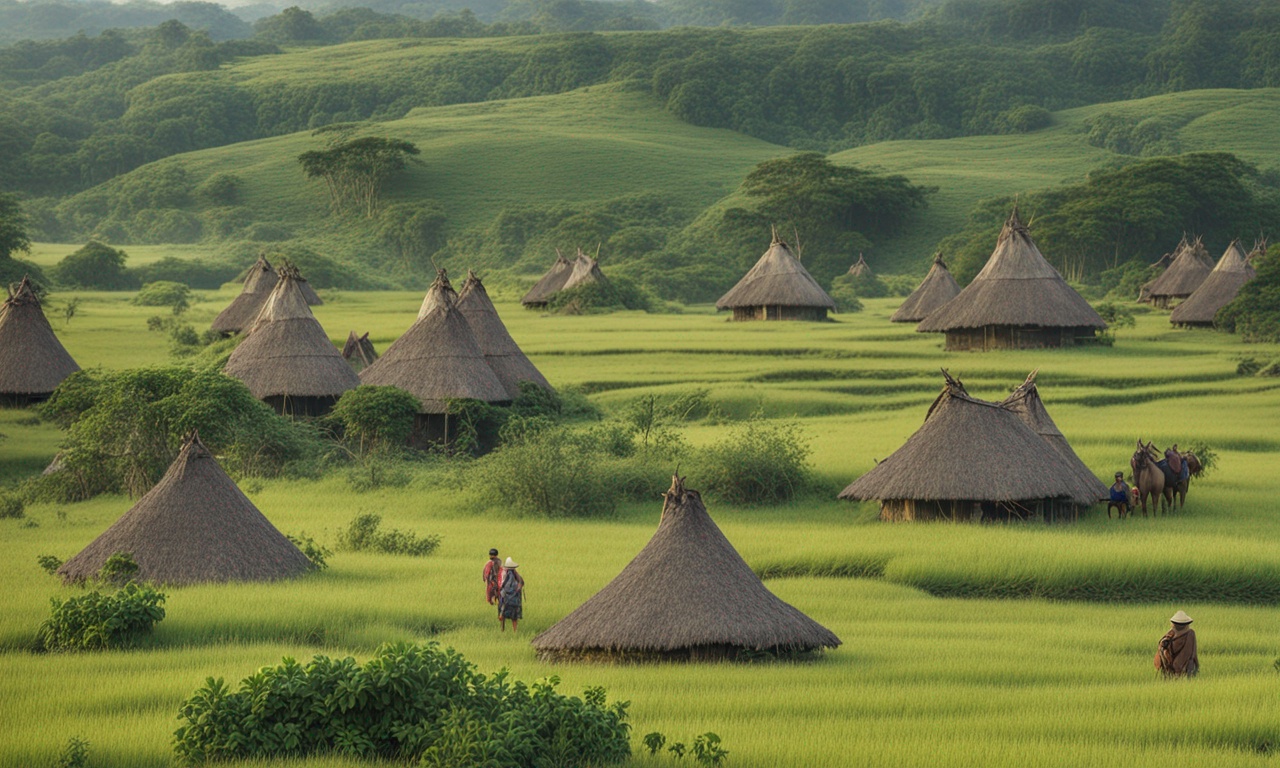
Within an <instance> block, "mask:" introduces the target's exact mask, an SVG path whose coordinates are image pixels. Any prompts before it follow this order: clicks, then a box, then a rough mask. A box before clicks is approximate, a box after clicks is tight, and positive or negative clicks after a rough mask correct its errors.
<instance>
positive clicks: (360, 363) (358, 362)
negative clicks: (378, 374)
mask: <svg viewBox="0 0 1280 768" xmlns="http://www.w3.org/2000/svg"><path fill="white" fill-rule="evenodd" d="M342 359H343V360H346V361H347V365H350V366H351V370H353V371H355V372H356V373H359V372H360V371H363V370H364V369H365V368H368V367H369V366H371V365H373V361H374V360H377V359H378V350H376V349H374V348H373V342H372V341H369V334H367V333H366V334H364V335H363V336H357V335H356V332H355V331H349V332H348V333H347V342H346V343H345V344H343V345H342Z"/></svg>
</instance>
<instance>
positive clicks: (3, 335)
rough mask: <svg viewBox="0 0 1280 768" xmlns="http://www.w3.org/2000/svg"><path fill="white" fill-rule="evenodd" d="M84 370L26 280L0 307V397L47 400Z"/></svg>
mask: <svg viewBox="0 0 1280 768" xmlns="http://www.w3.org/2000/svg"><path fill="white" fill-rule="evenodd" d="M78 370H80V366H78V365H76V361H75V360H72V359H71V355H70V354H68V352H67V350H66V348H65V347H63V346H62V342H60V341H58V337H57V336H55V335H54V333H53V327H52V326H51V325H49V320H48V319H47V318H45V316H44V310H42V309H41V308H40V299H39V297H37V296H36V293H35V290H33V289H32V287H31V280H30V279H28V278H26V277H24V278H22V281H21V282H19V283H18V284H17V286H10V287H9V289H8V297H7V298H6V299H5V301H4V304H0V395H18V396H22V397H28V396H45V395H48V394H49V393H51V392H53V390H55V389H57V388H58V385H59V384H61V383H62V380H63V379H65V378H67V377H68V376H70V375H71V374H73V373H75V372H76V371H78Z"/></svg>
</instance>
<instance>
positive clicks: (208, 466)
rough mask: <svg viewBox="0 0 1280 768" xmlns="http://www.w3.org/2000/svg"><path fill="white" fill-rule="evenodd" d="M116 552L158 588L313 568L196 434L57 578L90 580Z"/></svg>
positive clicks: (278, 576) (282, 574)
mask: <svg viewBox="0 0 1280 768" xmlns="http://www.w3.org/2000/svg"><path fill="white" fill-rule="evenodd" d="M116 552H128V553H129V554H130V555H132V556H133V559H134V560H135V561H136V562H137V563H138V574H137V578H138V579H139V580H142V581H150V582H156V583H159V584H178V585H182V584H196V583H200V582H210V581H213V582H217V581H270V580H274V579H282V578H290V577H294V576H299V575H302V574H304V573H306V572H307V571H309V570H310V569H311V563H310V561H309V560H307V557H306V555H304V554H302V552H300V551H299V550H298V548H297V547H296V546H294V545H293V543H292V542H290V541H289V540H288V539H287V538H285V536H284V535H283V534H281V533H280V531H278V530H276V528H275V526H273V525H272V524H271V523H270V521H268V520H267V518H266V517H264V516H263V515H262V513H261V512H260V511H258V508H257V507H255V506H254V505H253V502H251V501H249V499H248V498H247V497H246V496H245V495H244V493H242V492H241V491H240V489H239V488H238V487H237V486H236V484H235V483H234V482H233V481H232V480H231V478H230V477H227V474H226V472H224V471H223V470H222V467H221V466H219V465H218V461H217V459H215V458H214V457H213V454H212V452H210V451H209V449H208V448H206V447H205V445H204V443H203V442H201V441H200V437H199V436H198V435H197V434H195V433H194V432H193V433H192V434H191V435H189V436H188V437H187V439H186V440H185V441H184V443H183V446H182V449H181V450H180V451H179V452H178V456H177V458H176V459H174V460H173V463H172V464H170V465H169V469H168V471H167V472H165V475H164V477H163V478H161V479H160V482H158V483H156V485H155V487H154V488H152V489H151V490H150V491H148V492H147V493H146V495H144V496H143V497H142V498H141V499H139V500H138V502H137V503H136V504H134V505H133V507H132V508H130V509H129V511H128V512H125V513H124V515H122V516H121V517H120V519H119V520H117V521H116V522H115V523H113V524H112V525H111V527H109V528H108V529H107V530H106V531H104V532H103V533H102V535H100V536H98V537H97V538H96V539H94V540H93V542H92V543H90V544H89V546H87V547H85V548H84V550H82V551H81V552H80V553H79V554H77V555H76V556H75V557H73V558H71V559H70V560H68V561H67V562H66V563H64V564H63V566H62V567H61V568H59V569H58V575H60V576H62V578H63V579H64V580H66V581H69V582H72V581H82V580H85V579H90V578H93V577H94V576H95V575H97V573H98V571H100V570H101V569H102V566H103V565H104V564H105V563H106V561H107V558H109V557H111V555H113V554H115V553H116Z"/></svg>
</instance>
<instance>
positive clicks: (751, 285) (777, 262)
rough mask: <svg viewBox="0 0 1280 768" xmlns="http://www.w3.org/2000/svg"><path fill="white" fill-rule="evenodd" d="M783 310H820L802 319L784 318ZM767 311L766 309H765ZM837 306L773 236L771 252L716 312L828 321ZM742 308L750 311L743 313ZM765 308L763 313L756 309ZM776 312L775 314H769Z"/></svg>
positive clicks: (737, 315) (765, 255)
mask: <svg viewBox="0 0 1280 768" xmlns="http://www.w3.org/2000/svg"><path fill="white" fill-rule="evenodd" d="M781 307H806V308H812V309H813V310H817V311H816V312H812V311H811V312H808V313H804V314H803V317H794V318H793V317H792V316H786V317H784V316H783V315H784V314H785V313H783V312H781V311H777V310H776V308H781ZM766 308H767V309H766ZM835 308H836V303H835V301H833V300H832V299H831V297H830V296H828V295H827V292H826V291H824V290H822V286H820V285H818V281H817V280H814V279H813V276H812V275H810V274H809V270H807V269H805V268H804V266H803V265H802V264H801V263H800V260H799V259H797V258H796V257H795V256H794V255H793V254H792V253H791V249H790V248H789V247H787V244H786V243H785V242H783V241H782V240H781V239H779V238H778V236H777V234H776V233H775V234H774V237H773V242H772V243H771V244H770V245H769V250H767V251H765V252H764V255H763V256H761V257H760V260H759V261H757V262H756V263H755V266H753V267H752V268H751V269H750V270H748V271H747V274H746V275H744V276H743V278H742V279H741V280H739V281H738V284H737V285H735V286H733V288H731V289H729V292H728V293H726V294H725V295H723V296H721V297H720V300H719V301H717V302H716V309H719V310H725V309H732V310H735V311H734V317H733V319H734V320H750V319H761V320H774V319H782V320H787V319H825V318H826V316H827V315H826V313H827V310H831V311H835ZM739 309H746V310H750V311H749V312H743V313H741V315H742V316H741V317H740V316H739V314H740V313H739V312H738V311H737V310H739ZM761 309H763V310H764V311H763V312H759V311H757V310H761ZM770 309H774V310H775V311H772V312H771V311H769V310H770Z"/></svg>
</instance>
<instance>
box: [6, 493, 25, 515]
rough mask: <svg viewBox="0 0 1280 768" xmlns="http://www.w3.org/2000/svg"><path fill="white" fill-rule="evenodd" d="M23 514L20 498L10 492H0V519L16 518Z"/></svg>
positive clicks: (23, 508)
mask: <svg viewBox="0 0 1280 768" xmlns="http://www.w3.org/2000/svg"><path fill="white" fill-rule="evenodd" d="M25 516H26V506H25V505H24V504H23V503H22V499H20V498H19V497H17V496H15V495H13V494H11V493H0V519H8V520H17V519H20V518H22V517H25Z"/></svg>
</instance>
